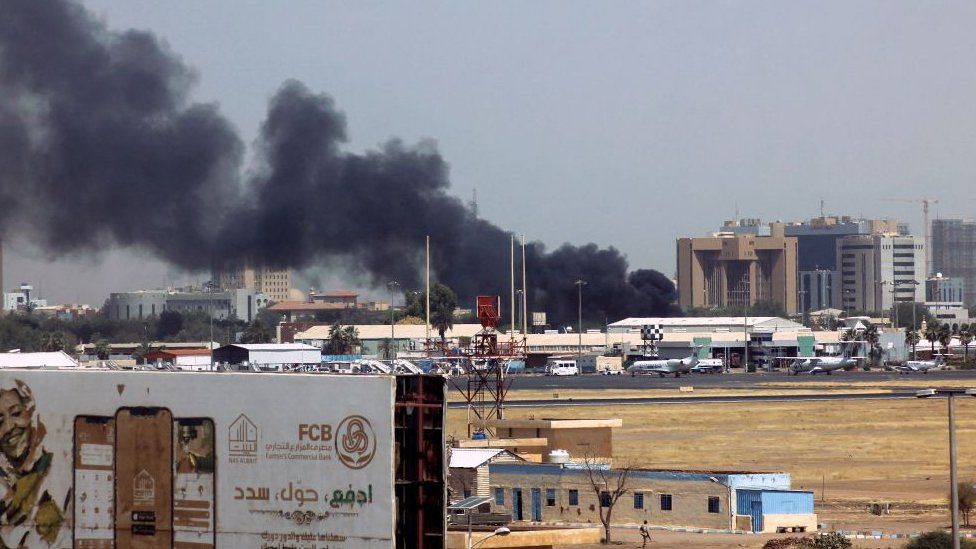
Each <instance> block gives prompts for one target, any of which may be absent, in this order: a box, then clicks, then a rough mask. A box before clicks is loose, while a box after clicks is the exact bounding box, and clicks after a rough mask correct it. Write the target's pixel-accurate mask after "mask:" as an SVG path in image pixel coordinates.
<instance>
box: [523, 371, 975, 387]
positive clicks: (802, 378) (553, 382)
mask: <svg viewBox="0 0 976 549" xmlns="http://www.w3.org/2000/svg"><path fill="white" fill-rule="evenodd" d="M960 379H963V380H972V382H973V387H974V388H976V370H939V371H934V372H929V373H927V374H920V373H913V374H900V373H898V372H884V371H871V372H864V371H851V372H834V373H833V374H831V375H829V376H828V375H826V374H817V375H810V374H800V375H798V376H794V375H789V374H787V373H786V372H762V373H754V374H746V373H733V374H686V375H683V376H681V377H679V378H675V377H673V376H668V377H658V376H656V375H642V376H633V377H632V376H630V374H622V375H619V376H604V375H595V374H588V375H579V376H562V377H556V376H544V375H537V374H520V375H515V376H512V389H513V390H518V389H541V390H549V389H554V390H558V389H564V390H565V389H650V390H653V389H672V390H673V389H676V388H678V387H680V386H683V385H691V386H694V387H696V388H702V389H706V388H723V389H761V388H768V387H763V385H762V384H765V383H777V384H784V383H789V384H791V385H793V386H794V387H785V388H783V390H786V391H788V390H790V389H791V388H793V389H803V390H809V389H810V388H809V387H804V385H806V384H807V383H811V382H820V383H823V382H831V383H837V384H842V383H844V382H845V381H854V382H858V384H859V385H860V384H863V383H872V382H877V383H878V385H879V387H880V386H883V385H884V384H885V382H887V381H891V380H912V381H917V386H913V387H911V388H906V387H899V389H900V390H903V391H910V390H913V389H915V388H926V387H937V386H938V384H939V382H940V381H947V380H960ZM777 389H779V387H777Z"/></svg>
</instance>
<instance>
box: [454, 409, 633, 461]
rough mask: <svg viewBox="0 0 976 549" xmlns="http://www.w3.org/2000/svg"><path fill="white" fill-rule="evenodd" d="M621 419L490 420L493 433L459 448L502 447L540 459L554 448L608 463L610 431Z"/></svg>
mask: <svg viewBox="0 0 976 549" xmlns="http://www.w3.org/2000/svg"><path fill="white" fill-rule="evenodd" d="M621 425H623V420H620V419H551V418H543V419H492V420H488V421H486V422H484V424H483V425H474V424H473V425H472V427H474V428H475V429H477V428H480V427H485V428H488V429H490V430H491V431H493V432H495V433H496V436H495V437H493V438H489V439H485V440H478V439H474V440H464V441H461V442H460V445H461V447H462V448H505V449H508V450H510V451H511V452H513V453H515V454H517V455H518V456H519V457H521V458H523V459H525V460H527V461H531V462H535V463H540V462H542V461H543V460H544V459H545V458H546V457H547V456H549V455H550V454H551V453H552V452H553V451H554V450H565V451H567V452H569V460H570V461H571V462H575V463H582V462H583V461H585V460H590V461H592V462H594V463H604V464H608V463H610V462H611V461H612V459H613V430H614V429H616V428H617V427H620V426H621Z"/></svg>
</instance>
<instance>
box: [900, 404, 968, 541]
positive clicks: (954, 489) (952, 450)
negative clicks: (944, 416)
mask: <svg viewBox="0 0 976 549" xmlns="http://www.w3.org/2000/svg"><path fill="white" fill-rule="evenodd" d="M941 395H945V396H946V398H947V399H948V401H949V506H950V512H951V516H952V549H959V486H958V485H957V484H956V407H955V401H954V398H953V397H955V395H964V396H972V397H976V389H922V390H920V391H916V392H915V396H916V397H918V398H931V397H934V396H941Z"/></svg>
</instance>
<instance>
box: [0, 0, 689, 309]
mask: <svg viewBox="0 0 976 549" xmlns="http://www.w3.org/2000/svg"><path fill="white" fill-rule="evenodd" d="M194 80H195V75H194V72H193V71H192V70H191V69H190V68H189V67H187V66H186V64H184V62H183V61H182V60H181V59H180V58H179V57H178V56H177V55H176V54H174V53H173V52H171V51H170V50H169V49H168V47H167V45H166V44H165V43H163V42H161V41H160V40H159V39H158V38H156V37H155V36H154V35H153V34H151V33H147V32H141V31H132V30H130V31H125V32H114V31H111V30H109V29H107V28H105V26H104V25H103V24H102V23H100V22H98V21H96V20H95V19H94V18H93V17H92V16H91V15H90V14H89V13H88V12H87V11H86V10H85V9H84V8H82V7H81V6H79V5H77V4H74V3H71V2H67V1H64V0H0V202H2V204H3V207H2V209H0V231H3V232H5V233H8V234H9V233H12V232H17V233H23V234H27V235H30V236H31V237H32V238H34V239H35V240H37V241H38V242H39V243H40V244H41V246H42V247H43V248H44V249H46V250H48V251H49V253H50V254H52V255H61V254H75V253H80V252H85V251H94V250H98V249H101V248H103V247H105V246H107V245H118V246H131V247H139V248H143V249H147V250H150V251H151V252H153V253H155V254H158V255H159V256H160V257H161V258H163V259H165V260H166V261H168V262H170V263H172V264H174V265H176V266H179V267H182V268H185V269H189V270H204V269H209V268H212V267H215V266H226V265H231V264H238V263H243V262H247V263H251V264H262V265H272V266H290V267H296V268H301V267H306V266H309V265H314V264H321V263H322V262H328V263H329V264H332V265H335V264H339V265H342V267H343V269H345V270H348V271H351V272H352V273H354V274H356V275H358V276H359V277H360V278H363V279H364V280H366V281H368V282H369V283H371V284H373V285H383V284H385V283H386V282H387V281H389V280H398V281H399V282H400V283H401V285H402V286H403V287H404V288H406V289H409V288H419V287H420V285H421V273H422V265H423V251H422V250H423V242H424V236H425V235H430V236H431V240H432V243H433V250H434V258H433V261H432V263H433V266H434V268H435V271H436V273H435V276H436V278H437V279H439V280H441V281H442V282H444V283H446V284H448V285H449V286H451V287H452V288H454V289H455V291H456V292H457V293H458V295H459V296H460V297H461V298H462V299H463V300H465V301H466V302H468V303H470V300H471V299H473V297H474V296H475V295H478V294H501V295H506V294H507V292H508V286H509V242H510V237H511V234H510V233H508V232H506V231H503V230H502V229H500V228H498V227H496V226H495V225H493V224H491V223H489V222H488V221H485V220H484V219H479V218H477V217H475V216H474V215H473V214H472V213H471V212H470V210H468V209H467V208H466V207H465V206H464V205H463V204H462V203H461V202H460V201H459V200H458V199H457V198H456V197H454V196H452V195H450V194H448V190H449V187H450V182H449V179H448V165H447V163H446V162H445V161H444V159H443V158H442V157H441V156H440V154H439V153H438V152H437V149H436V147H435V146H434V144H433V143H431V142H421V143H419V144H416V145H409V144H405V143H402V142H401V141H398V140H391V141H390V142H388V143H386V144H385V145H383V146H382V147H381V148H380V149H379V150H375V151H370V152H366V153H364V154H351V153H348V152H345V151H344V150H343V144H344V143H345V142H346V121H345V117H344V116H343V114H342V113H341V112H340V111H338V110H337V109H336V107H335V105H334V104H333V101H332V99H330V98H329V97H327V96H325V95H322V94H316V93H312V92H310V91H309V90H308V89H306V88H305V87H304V86H303V85H302V84H301V83H299V82H295V81H289V82H286V83H285V84H284V85H282V87H281V88H280V90H279V91H278V92H277V94H276V95H275V96H274V97H273V98H272V100H271V104H270V107H269V111H268V116H267V119H266V121H265V122H264V124H263V126H262V128H261V134H260V137H259V139H258V143H257V145H256V146H257V148H258V149H257V151H256V153H257V154H256V155H255V156H256V157H257V158H258V160H257V166H255V167H252V169H250V170H249V171H247V173H248V174H252V175H248V176H245V175H243V174H244V173H245V170H244V169H243V168H244V166H243V165H242V156H243V151H244V147H243V145H242V143H241V139H240V137H239V136H238V135H237V132H236V131H235V129H234V128H233V127H232V125H231V124H230V123H229V122H228V121H227V120H226V119H225V118H224V117H223V116H222V115H221V114H220V113H219V111H218V109H217V106H216V105H212V104H197V103H191V102H190V101H189V100H188V95H189V91H190V89H191V88H192V85H193V84H194ZM527 257H528V259H527V262H526V263H527V266H528V272H529V303H530V307H529V310H530V311H546V312H547V313H548V314H549V319H550V321H551V322H553V323H569V322H572V319H575V317H576V299H577V293H576V292H577V288H576V285H575V284H574V282H575V280H577V279H578V278H580V277H582V278H583V279H584V280H585V281H586V282H587V284H586V286H585V287H584V290H583V295H584V299H583V306H584V311H585V314H586V317H587V318H589V319H590V320H591V321H599V322H602V321H603V320H604V318H607V319H610V320H611V321H612V320H614V319H618V318H620V317H622V316H625V315H638V314H639V315H648V316H654V315H665V314H668V313H671V312H672V305H671V303H672V302H673V301H674V298H675V289H674V286H673V284H672V283H671V282H670V280H668V279H667V278H666V277H665V276H663V275H662V274H660V273H658V272H656V271H651V270H638V271H634V272H631V273H629V274H628V272H627V262H626V259H625V258H624V256H623V255H622V254H621V253H620V252H619V251H617V250H616V249H614V248H612V247H611V248H606V249H600V248H598V247H597V246H596V245H593V244H589V245H585V246H580V247H577V246H571V245H568V244H567V245H563V246H562V247H560V248H558V249H556V250H554V251H552V252H547V251H545V250H544V249H543V246H542V245H541V244H539V243H535V242H533V243H531V244H529V245H528V249H527Z"/></svg>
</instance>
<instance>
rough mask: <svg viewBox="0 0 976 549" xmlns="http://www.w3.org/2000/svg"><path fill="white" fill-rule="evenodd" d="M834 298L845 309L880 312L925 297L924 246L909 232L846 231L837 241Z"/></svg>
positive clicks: (921, 299)
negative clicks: (836, 275) (837, 275)
mask: <svg viewBox="0 0 976 549" xmlns="http://www.w3.org/2000/svg"><path fill="white" fill-rule="evenodd" d="M836 254H837V265H838V266H839V268H840V284H839V286H838V291H837V294H836V299H837V301H838V302H840V304H841V306H842V307H841V308H843V309H845V310H849V311H871V312H883V311H889V310H891V307H892V304H893V303H894V302H895V301H898V302H900V303H905V302H912V301H916V302H922V301H925V246H924V244H923V243H922V239H921V238H919V237H914V236H911V235H892V234H874V235H850V236H845V237H843V238H841V239H840V240H838V241H837V250H836Z"/></svg>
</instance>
